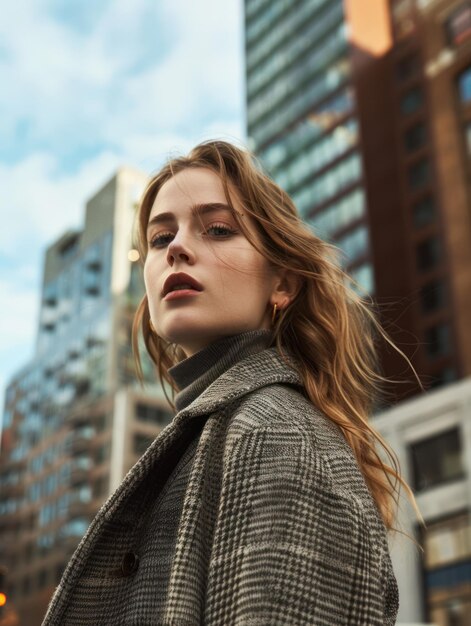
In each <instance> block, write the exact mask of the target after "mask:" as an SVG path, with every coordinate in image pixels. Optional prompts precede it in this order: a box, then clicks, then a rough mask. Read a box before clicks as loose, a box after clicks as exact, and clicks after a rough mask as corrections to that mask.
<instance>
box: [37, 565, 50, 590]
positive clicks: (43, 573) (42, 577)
mask: <svg viewBox="0 0 471 626" xmlns="http://www.w3.org/2000/svg"><path fill="white" fill-rule="evenodd" d="M47 578H48V576H47V570H45V569H42V570H39V574H38V589H42V588H43V587H45V586H46V585H47Z"/></svg>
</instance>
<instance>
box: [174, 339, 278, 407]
mask: <svg viewBox="0 0 471 626" xmlns="http://www.w3.org/2000/svg"><path fill="white" fill-rule="evenodd" d="M272 338H273V333H272V331H271V330H265V329H262V330H250V331H246V332H243V333H239V334H238V335H231V336H230V337H223V338H222V339H218V340H217V341H215V342H213V343H211V344H210V345H209V346H207V347H206V348H203V349H202V350H200V351H199V352H196V354H193V355H192V356H190V357H188V358H187V359H184V360H183V361H180V363H177V365H174V366H173V367H171V368H170V369H169V370H168V373H169V374H170V376H171V377H172V378H173V380H174V381H175V383H176V385H177V387H178V389H179V392H178V393H177V395H176V396H175V408H176V409H177V411H181V410H182V409H184V408H186V407H187V406H188V405H189V404H191V402H193V400H195V399H196V398H197V397H198V396H199V395H200V394H201V393H202V392H203V391H204V390H205V389H206V388H207V387H209V385H211V383H213V382H214V381H215V380H216V379H217V378H219V376H221V374H223V373H224V372H225V371H227V370H228V369H229V368H230V367H232V365H234V364H235V363H237V362H238V361H240V360H242V359H244V358H245V357H247V356H250V355H252V354H256V353H257V352H261V351H262V350H265V349H266V348H268V347H269V346H270V343H271V340H272Z"/></svg>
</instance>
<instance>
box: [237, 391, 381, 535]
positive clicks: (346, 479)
mask: <svg viewBox="0 0 471 626" xmlns="http://www.w3.org/2000/svg"><path fill="white" fill-rule="evenodd" d="M261 431H269V433H270V436H271V440H276V439H277V438H278V439H279V441H280V442H281V441H291V442H293V441H297V442H298V446H299V454H304V451H307V452H308V456H309V457H310V458H312V459H315V460H316V463H315V466H316V467H322V472H321V474H319V475H322V476H323V487H324V488H325V489H326V490H327V491H328V492H329V493H330V494H332V495H333V496H335V497H340V498H342V499H343V500H345V501H346V502H347V503H348V502H350V503H352V504H353V502H354V503H355V505H358V506H359V507H360V508H361V509H362V510H363V511H364V513H365V514H366V515H367V516H368V517H369V519H370V521H371V522H372V526H373V528H374V529H375V531H376V532H378V533H379V534H380V535H382V534H383V533H384V525H383V522H382V520H381V517H380V515H379V511H378V509H377V506H376V504H375V503H374V501H373V498H372V496H371V493H370V491H369V489H368V486H367V485H366V482H365V479H364V476H363V474H362V472H361V470H360V467H359V466H358V462H357V460H356V457H355V454H354V452H353V450H352V448H351V446H350V445H349V444H348V442H347V441H346V439H345V437H344V436H343V434H342V431H341V429H340V428H339V427H338V426H337V424H335V423H334V422H333V421H332V420H331V419H329V418H328V417H327V415H325V414H324V413H323V412H322V411H321V410H320V409H319V408H318V407H316V406H315V405H314V404H313V403H312V402H311V401H310V400H309V398H307V397H306V396H305V395H304V394H303V393H302V392H301V390H300V388H299V387H293V386H291V385H286V384H280V383H276V384H273V385H269V386H266V387H262V388H260V389H257V390H256V391H254V392H252V393H250V394H248V395H246V396H245V397H244V398H242V399H241V400H240V401H239V402H238V404H237V406H236V407H233V412H232V414H231V417H230V422H229V426H228V433H227V434H228V439H227V440H226V441H227V442H229V441H230V440H231V439H232V440H233V441H234V440H237V439H240V438H241V437H250V436H253V438H254V439H256V438H257V433H260V432H261ZM317 477H318V476H316V479H317ZM383 547H384V546H383Z"/></svg>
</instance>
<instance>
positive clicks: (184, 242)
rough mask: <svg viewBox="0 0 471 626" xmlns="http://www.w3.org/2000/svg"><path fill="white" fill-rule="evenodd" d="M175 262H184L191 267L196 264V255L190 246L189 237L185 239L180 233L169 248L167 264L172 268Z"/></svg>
mask: <svg viewBox="0 0 471 626" xmlns="http://www.w3.org/2000/svg"><path fill="white" fill-rule="evenodd" d="M175 260H183V261H185V262H186V263H188V264H189V265H192V264H193V263H194V262H195V258H194V253H193V251H192V250H191V248H190V246H189V244H188V237H187V238H186V239H185V238H184V237H183V236H182V234H181V232H180V231H179V232H178V233H177V235H175V237H174V238H173V239H172V241H171V242H170V243H169V244H168V246H167V262H168V264H169V265H170V267H171V266H172V265H173V264H174V262H175Z"/></svg>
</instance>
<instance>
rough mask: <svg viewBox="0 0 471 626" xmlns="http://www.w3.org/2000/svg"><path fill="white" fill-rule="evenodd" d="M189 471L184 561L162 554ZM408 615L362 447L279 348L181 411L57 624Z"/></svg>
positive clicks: (118, 502) (180, 519) (266, 623)
mask: <svg viewBox="0 0 471 626" xmlns="http://www.w3.org/2000/svg"><path fill="white" fill-rule="evenodd" d="M179 472H180V473H181V472H186V473H187V479H186V483H185V489H184V490H181V494H180V495H181V510H179V511H178V512H173V513H172V510H171V507H170V509H169V510H170V517H169V519H173V520H174V525H175V528H176V534H175V540H174V544H173V545H172V558H171V559H167V558H163V559H161V560H160V561H159V555H160V554H161V552H162V549H163V548H162V546H163V545H164V540H165V533H166V529H165V528H162V527H161V525H159V512H160V511H162V509H163V508H165V503H166V500H167V499H168V498H169V497H170V496H169V493H170V491H171V489H172V481H173V482H175V481H176V480H177V479H176V478H175V476H176V475H178V473H179ZM177 482H178V481H177ZM149 511H151V512H152V515H149ZM167 512H168V511H167ZM159 563H160V565H159ZM160 568H162V570H161V571H164V572H165V575H161V577H160V578H158V576H159V571H160ZM156 581H158V582H156ZM397 610H398V589H397V584H396V579H395V577H394V573H393V570H392V565H391V560H390V556H389V551H388V544H387V540H386V530H385V527H384V525H383V523H382V521H381V519H380V517H379V514H378V511H377V509H376V507H375V504H374V502H373V500H372V498H371V496H370V494H369V491H368V489H367V487H366V485H365V482H364V479H363V477H362V474H361V473H360V471H359V469H358V466H357V463H356V461H355V458H354V455H353V453H352V451H351V449H350V447H349V446H348V444H347V443H346V441H345V439H344V438H343V436H342V435H341V433H340V431H339V430H338V428H337V427H336V426H335V425H334V424H333V423H332V422H330V421H329V420H328V419H327V418H326V417H325V416H324V415H322V414H321V413H320V412H319V411H318V410H317V409H316V408H315V407H314V406H313V405H312V403H311V402H309V401H308V400H307V399H306V398H305V396H304V395H303V393H302V384H301V380H300V377H299V375H298V374H297V372H296V371H295V369H294V367H293V366H292V363H291V364H290V363H289V362H288V363H286V362H285V361H284V360H283V359H282V358H281V357H280V356H279V355H278V353H277V351H276V349H275V348H268V349H266V350H263V351H262V352H259V353H258V354H254V355H251V356H249V357H246V358H244V359H242V360H241V361H239V362H238V363H236V364H235V365H233V366H232V367H231V368H230V369H228V370H227V371H226V372H225V373H224V374H222V375H221V376H219V378H217V379H216V380H215V381H214V382H213V383H212V384H211V385H210V386H209V387H208V388H207V389H206V390H205V391H204V392H203V393H202V394H201V395H200V396H199V397H198V398H197V399H196V400H194V401H193V402H192V403H191V404H190V405H189V406H187V407H186V408H185V409H183V410H181V411H180V412H179V413H177V414H176V416H175V417H174V418H173V420H172V422H171V423H170V424H169V425H168V426H167V427H166V428H165V429H164V430H163V431H162V432H161V433H160V435H159V436H158V437H157V438H156V440H155V441H154V442H153V444H152V445H151V446H150V448H149V449H148V450H147V451H146V453H145V454H144V455H143V456H142V458H141V459H140V460H139V461H138V463H137V464H136V465H135V466H134V467H133V468H132V469H131V470H130V471H129V473H128V474H127V476H126V477H125V478H124V480H123V482H122V484H121V485H120V487H119V488H118V489H117V490H116V491H115V493H114V494H113V495H112V496H111V497H110V498H109V499H108V501H107V502H106V503H105V504H104V505H103V507H102V508H101V509H100V511H99V512H98V514H97V516H96V517H95V519H94V520H93V522H92V524H91V525H90V528H89V530H88V531H87V533H86V535H85V537H84V538H83V539H82V541H81V543H80V545H79V546H78V548H77V550H76V552H75V554H74V555H73V556H72V558H71V560H70V563H69V565H68V567H67V569H66V571H65V573H64V575H63V578H62V580H61V582H60V584H59V586H58V588H57V589H56V592H55V595H54V597H53V599H52V601H51V603H50V606H49V609H48V612H47V615H46V617H45V620H44V622H43V626H59V625H60V626H69V625H70V626H72V625H73V626H92V625H93V626H98V625H108V624H109V625H113V626H121V625H122V626H131V625H133V626H146V625H149V626H150V625H151V624H152V625H154V626H157V625H161V626H196V625H200V624H205V625H207V626H262V625H263V626H271V625H279V626H281V625H289V626H296V625H303V626H304V625H312V626H327V625H332V626H333V625H335V626H342V625H344V626H347V625H348V626H352V625H363V626H388V625H393V624H395V619H396V614H397Z"/></svg>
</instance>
